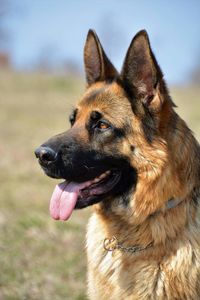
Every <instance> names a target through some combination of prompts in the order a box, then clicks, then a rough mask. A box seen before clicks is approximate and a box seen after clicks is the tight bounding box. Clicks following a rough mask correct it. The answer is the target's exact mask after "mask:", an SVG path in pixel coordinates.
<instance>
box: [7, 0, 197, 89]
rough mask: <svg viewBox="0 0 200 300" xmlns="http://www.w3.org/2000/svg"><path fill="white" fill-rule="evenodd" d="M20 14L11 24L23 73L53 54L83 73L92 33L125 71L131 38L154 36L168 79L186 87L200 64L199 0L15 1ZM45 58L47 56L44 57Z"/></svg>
mask: <svg viewBox="0 0 200 300" xmlns="http://www.w3.org/2000/svg"><path fill="white" fill-rule="evenodd" d="M11 3H13V4H14V6H15V7H16V8H17V10H16V12H15V11H13V12H12V13H11V14H10V16H8V18H7V27H8V29H9V31H10V35H11V45H12V56H13V61H14V63H15V65H16V66H17V67H18V68H24V67H29V66H31V65H33V64H34V62H35V61H36V60H37V57H39V55H40V54H41V52H42V51H43V53H44V52H45V49H51V51H50V52H51V53H52V56H54V57H55V58H56V57H57V58H58V57H59V58H63V59H64V58H66V59H72V60H73V61H77V62H78V63H79V64H80V67H81V68H82V69H83V61H82V57H83V46H84V42H85V38H86V35H87V31H88V29H89V28H93V29H95V30H96V32H97V34H98V35H99V38H100V40H101V41H102V43H103V46H104V49H105V50H106V52H107V54H108V56H109V57H110V58H111V60H112V61H113V62H114V64H115V65H116V67H117V68H118V69H120V68H121V65H122V62H123V59H124V56H125V53H126V50H127V48H128V46H129V43H130V42H131V39H132V37H133V36H134V35H135V34H136V32H137V31H138V30H140V29H144V28H145V29H146V30H147V31H148V33H149V36H150V40H151V44H152V48H153V50H154V53H155V55H156V57H157V59H158V62H159V64H160V65H161V68H162V70H163V72H164V74H165V77H166V79H167V80H168V81H169V82H170V83H172V84H175V83H182V82H184V81H187V79H188V76H189V74H190V72H191V70H192V68H193V67H194V65H195V60H197V58H200V1H199V0H190V1H189V0H182V1H181V0H173V1H163V0H159V1H158V0H157V1H156V0H152V1H150V0H149V1H147V0H140V1H134V0H132V1H131V0H124V1H119V0H93V1H92V0H73V1H69V0H12V2H11ZM43 55H44V54H43Z"/></svg>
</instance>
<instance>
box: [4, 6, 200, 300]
mask: <svg viewBox="0 0 200 300" xmlns="http://www.w3.org/2000/svg"><path fill="white" fill-rule="evenodd" d="M199 14H200V1H199V0H191V1H186V0H182V1H181V0H174V1H167V2H166V1H161V0H160V1H156V0H155V1H147V0H146V1H144V0H141V1H131V0H130V1H129V0H125V1H115V0H109V1H106V0H104V1H103V0H85V1H81V0H76V1H64V0H59V1H56V0H42V1H41V0H34V1H31V0H18V1H17V0H0V132H1V135H0V136H1V143H0V157H1V159H0V183H1V188H0V300H4V299H6V300H17V299H20V300H21V299H23V300H26V299H27V300H51V299H53V300H62V299H70V300H71V299H77V300H78V299H79V300H80V299H86V255H85V251H84V243H85V238H84V236H85V231H86V222H87V219H88V217H89V215H90V208H88V209H85V210H82V211H76V212H74V213H73V215H72V217H71V219H70V220H69V221H68V222H65V223H64V222H55V221H53V220H52V219H51V218H50V216H49V213H48V205H49V199H50V196H51V193H52V190H53V188H54V186H55V184H56V183H57V182H56V180H52V179H50V178H47V177H46V176H45V175H44V174H43V173H42V171H41V170H40V167H39V165H38V164H37V161H36V159H35V158H34V155H33V151H34V149H35V148H36V147H37V146H38V145H40V144H41V143H42V142H43V141H45V140H46V139H47V138H49V137H50V136H52V135H54V134H56V133H59V132H62V131H65V130H66V129H67V128H68V126H69V123H68V114H69V112H70V110H71V109H72V107H73V105H74V103H75V102H76V101H77V99H78V98H79V97H80V95H81V93H82V92H83V90H84V73H83V61H82V57H83V46H84V42H85V38H86V34H87V31H88V29H89V28H94V29H95V30H96V31H97V33H98V35H99V37H100V40H101V41H102V44H103V46H104V48H105V50H106V52H107V53H108V56H109V57H111V60H112V61H113V62H114V63H115V65H116V66H117V68H118V69H119V68H120V67H121V64H122V61H123V58H124V56H125V52H126V50H127V48H128V46H129V43H130V41H131V39H132V37H133V35H134V34H135V33H136V32H137V31H138V30H140V29H143V28H145V29H146V30H147V31H148V33H149V36H150V40H151V44H152V48H153V50H154V52H155V55H156V57H157V59H158V61H159V63H160V65H161V67H162V69H163V71H164V74H165V78H166V80H167V82H168V84H169V87H170V90H171V95H172V97H173V100H174V102H175V103H176V104H177V105H178V108H177V111H178V113H179V114H180V115H181V116H182V117H183V118H184V119H185V120H186V121H187V123H188V124H189V126H190V127H191V128H192V130H193V131H194V133H195V135H196V137H197V138H198V139H200V86H199V85H200V18H199Z"/></svg>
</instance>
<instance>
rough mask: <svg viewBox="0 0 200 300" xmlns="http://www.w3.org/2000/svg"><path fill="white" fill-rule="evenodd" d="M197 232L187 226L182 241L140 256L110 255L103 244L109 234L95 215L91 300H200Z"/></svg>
mask: <svg viewBox="0 0 200 300" xmlns="http://www.w3.org/2000/svg"><path fill="white" fill-rule="evenodd" d="M198 228H199V226H197V227H196V228H194V227H192V228H191V227H190V226H188V228H187V229H185V230H184V231H183V232H182V234H181V239H178V238H177V239H175V240H174V241H173V243H169V245H168V246H166V247H163V246H161V245H157V246H155V247H153V248H151V249H148V250H145V251H144V252H142V253H137V254H133V253H126V252H122V251H120V250H115V251H114V252H107V251H106V250H105V249H104V247H103V241H104V239H105V238H106V237H107V235H108V230H107V228H106V224H104V223H103V222H102V220H101V217H100V216H99V215H98V214H96V213H94V214H93V216H92V217H91V219H90V221H89V224H88V232H87V255H88V296H89V299H93V300H97V299H99V300H100V299H101V300H108V299H110V300H119V299H130V300H134V299H137V300H140V299H152V300H156V299H158V300H162V299H163V300H167V299H168V300H173V299H180V300H183V299H188V300H192V299H194V300H197V299H200V245H199V241H200V230H198ZM131 240H132V238H131V237H130V241H131ZM133 240H134V239H133Z"/></svg>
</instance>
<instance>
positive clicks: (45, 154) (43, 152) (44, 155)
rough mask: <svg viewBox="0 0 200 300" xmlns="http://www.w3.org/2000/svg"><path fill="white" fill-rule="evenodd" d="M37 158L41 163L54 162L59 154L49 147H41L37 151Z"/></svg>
mask: <svg viewBox="0 0 200 300" xmlns="http://www.w3.org/2000/svg"><path fill="white" fill-rule="evenodd" d="M35 156H36V157H37V158H39V160H40V161H41V162H53V161H55V160H56V157H57V153H56V152H55V151H54V150H53V149H51V148H49V147H45V146H41V147H39V148H37V149H36V150H35Z"/></svg>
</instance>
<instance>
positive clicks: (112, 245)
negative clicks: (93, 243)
mask: <svg viewBox="0 0 200 300" xmlns="http://www.w3.org/2000/svg"><path fill="white" fill-rule="evenodd" d="M181 202H182V199H179V198H171V199H169V200H168V201H167V203H166V205H165V209H166V210H169V209H172V208H175V207H176V206H178V205H179V204H180V203H181ZM158 212H160V210H159V211H156V212H155V213H158ZM152 246H153V242H151V243H149V244H148V245H147V246H140V245H135V246H130V247H125V246H124V245H123V244H121V243H119V241H118V239H117V238H116V237H115V236H113V237H112V238H105V239H104V243H103V247H104V249H105V250H106V251H111V252H113V251H114V250H117V249H118V250H121V251H123V252H129V253H136V252H141V251H144V250H146V249H148V248H151V247H152Z"/></svg>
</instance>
